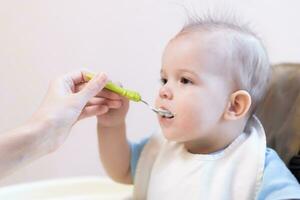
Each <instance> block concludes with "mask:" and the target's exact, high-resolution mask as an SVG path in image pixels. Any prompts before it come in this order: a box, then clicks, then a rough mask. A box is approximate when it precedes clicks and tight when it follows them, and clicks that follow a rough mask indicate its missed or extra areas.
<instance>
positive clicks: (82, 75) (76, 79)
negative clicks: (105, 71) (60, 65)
mask: <svg viewBox="0 0 300 200" xmlns="http://www.w3.org/2000/svg"><path fill="white" fill-rule="evenodd" d="M88 73H90V74H91V72H90V71H89V70H87V69H81V70H77V71H74V72H70V73H68V74H66V75H65V76H64V77H65V78H66V79H71V80H72V82H73V84H74V85H77V84H79V83H83V82H87V81H88V78H87V75H86V74H88Z"/></svg>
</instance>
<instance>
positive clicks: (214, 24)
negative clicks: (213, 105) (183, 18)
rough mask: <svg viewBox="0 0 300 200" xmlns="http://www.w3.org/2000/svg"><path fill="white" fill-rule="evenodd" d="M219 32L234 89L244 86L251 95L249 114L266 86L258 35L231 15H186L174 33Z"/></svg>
mask: <svg viewBox="0 0 300 200" xmlns="http://www.w3.org/2000/svg"><path fill="white" fill-rule="evenodd" d="M198 31H199V32H206V33H221V34H216V35H219V36H217V37H222V39H225V41H224V42H225V44H226V49H224V53H226V62H227V63H226V64H227V66H229V67H230V69H231V70H233V72H234V73H233V80H234V82H235V83H236V85H237V87H238V89H242V90H246V91H247V92H248V93H249V94H250V96H251V98H252V105H251V108H250V112H251V114H252V113H253V112H254V111H255V108H256V107H257V105H258V103H259V102H260V101H261V100H262V99H263V97H264V95H265V93H266V90H267V88H268V86H269V79H270V76H271V67H270V63H269V58H268V55H267V52H266V49H265V47H264V45H263V43H262V41H261V39H260V38H259V37H258V36H257V35H256V34H255V33H254V32H253V31H252V30H251V29H250V28H249V26H248V25H247V24H241V23H240V22H238V21H237V20H236V18H234V17H230V18H228V17H219V18H218V17H214V16H212V15H209V16H203V17H199V16H195V15H193V16H188V20H187V22H186V24H185V25H184V26H183V28H182V29H181V31H180V32H179V33H178V34H177V35H179V34H183V33H189V32H198Z"/></svg>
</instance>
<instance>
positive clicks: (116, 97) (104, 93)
mask: <svg viewBox="0 0 300 200" xmlns="http://www.w3.org/2000/svg"><path fill="white" fill-rule="evenodd" d="M86 84H87V83H82V84H78V85H77V86H76V87H75V92H79V91H81V90H82V89H83V88H84V87H85V85H86ZM96 97H102V98H106V99H112V100H119V99H121V97H120V95H118V94H116V93H114V92H112V91H110V90H108V89H105V88H104V89H103V90H101V91H100V92H99V93H98V94H96Z"/></svg>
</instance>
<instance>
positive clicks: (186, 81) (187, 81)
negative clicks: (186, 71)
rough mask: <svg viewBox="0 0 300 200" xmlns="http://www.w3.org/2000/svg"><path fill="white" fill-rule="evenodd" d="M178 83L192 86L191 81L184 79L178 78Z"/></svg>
mask: <svg viewBox="0 0 300 200" xmlns="http://www.w3.org/2000/svg"><path fill="white" fill-rule="evenodd" d="M180 82H181V83H182V84H192V83H193V82H192V81H191V80H189V79H187V78H184V77H182V78H180Z"/></svg>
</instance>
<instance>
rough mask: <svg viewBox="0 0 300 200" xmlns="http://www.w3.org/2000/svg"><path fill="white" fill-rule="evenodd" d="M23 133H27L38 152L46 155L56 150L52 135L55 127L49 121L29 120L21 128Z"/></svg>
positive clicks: (41, 119) (40, 119) (42, 119)
mask: <svg viewBox="0 0 300 200" xmlns="http://www.w3.org/2000/svg"><path fill="white" fill-rule="evenodd" d="M23 129H24V131H25V132H28V134H29V135H30V137H31V138H32V140H33V141H34V143H33V144H32V145H33V146H35V148H36V149H37V150H38V151H41V152H42V153H43V154H48V153H50V152H53V151H54V150H55V149H56V146H57V145H56V142H55V138H53V135H54V134H55V133H56V131H55V125H54V124H53V122H52V121H51V120H47V119H44V118H39V119H37V118H35V117H33V118H31V119H30V120H29V121H27V122H26V124H25V125H24V126H23Z"/></svg>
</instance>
